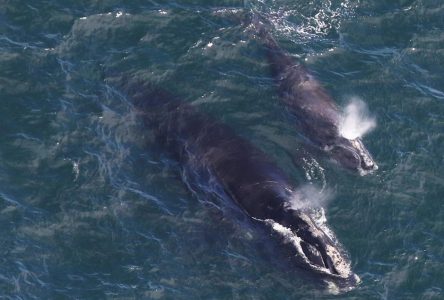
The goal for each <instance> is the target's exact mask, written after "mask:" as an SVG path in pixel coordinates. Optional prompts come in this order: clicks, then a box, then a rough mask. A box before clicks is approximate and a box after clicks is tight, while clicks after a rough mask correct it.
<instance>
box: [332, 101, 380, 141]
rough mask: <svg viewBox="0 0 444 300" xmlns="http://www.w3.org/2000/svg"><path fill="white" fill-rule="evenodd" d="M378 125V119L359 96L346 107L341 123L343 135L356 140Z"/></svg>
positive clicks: (340, 128)
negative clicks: (371, 113)
mask: <svg viewBox="0 0 444 300" xmlns="http://www.w3.org/2000/svg"><path fill="white" fill-rule="evenodd" d="M375 127H376V119H375V118H374V117H372V116H371V115H370V113H369V111H368V108H367V105H366V104H365V102H364V101H362V100H361V99H359V98H353V99H352V100H351V101H350V103H349V104H348V105H347V106H346V107H345V110H344V114H343V117H342V120H341V123H340V125H339V132H340V133H341V135H342V136H343V137H345V138H346V139H349V140H354V139H356V138H359V137H363V136H364V135H365V134H367V133H369V132H370V131H372V130H373V129H374V128H375Z"/></svg>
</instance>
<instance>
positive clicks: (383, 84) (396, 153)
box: [0, 0, 444, 299]
mask: <svg viewBox="0 0 444 300" xmlns="http://www.w3.org/2000/svg"><path fill="white" fill-rule="evenodd" d="M250 9H254V10H256V11H258V12H259V13H261V14H262V15H263V16H264V17H265V18H266V19H268V20H269V21H270V23H272V24H273V27H272V28H273V29H272V30H273V34H274V35H275V36H276V38H277V39H278V40H279V42H280V43H281V45H282V46H283V47H284V48H285V49H287V50H288V51H289V52H291V53H292V54H294V55H295V56H296V57H299V58H300V59H301V60H305V62H306V64H307V65H308V66H309V67H310V68H311V69H312V70H313V71H314V72H315V73H316V75H317V77H318V78H319V79H320V80H321V81H322V83H323V84H324V85H325V86H326V87H327V89H328V90H329V91H330V92H331V93H332V95H334V97H335V98H336V100H337V102H338V103H339V104H340V105H341V106H342V107H345V106H346V104H347V103H348V102H350V101H351V100H352V99H354V98H359V99H361V100H363V101H364V102H366V103H367V105H368V107H369V109H370V111H371V113H372V114H373V115H374V116H375V117H376V119H377V128H376V129H375V130H374V131H373V132H371V133H370V134H368V135H367V136H366V137H365V142H366V145H367V146H368V148H369V149H370V151H371V152H372V153H373V155H374V157H375V159H376V160H377V162H378V164H379V167H380V168H379V170H378V171H377V172H376V173H375V174H373V175H369V176H365V177H360V176H357V175H355V174H351V173H349V172H346V171H344V170H343V169H340V168H339V167H338V166H335V165H334V164H332V163H331V162H329V161H327V160H326V159H323V158H322V157H317V156H311V155H310V154H309V153H306V156H305V157H304V159H303V160H302V161H303V163H302V167H301V166H295V165H294V164H293V162H292V154H294V153H297V152H301V151H302V150H301V149H303V145H304V141H303V139H302V138H301V137H300V136H297V135H296V134H295V131H294V129H293V127H292V126H291V124H290V123H289V122H288V118H287V117H286V115H285V113H284V110H283V109H282V107H281V106H279V105H278V103H277V100H278V98H277V93H276V90H275V86H274V83H273V79H272V78H271V77H270V73H269V69H268V65H267V62H266V59H265V56H264V51H263V49H262V48H261V45H260V42H258V41H257V40H254V39H252V38H251V35H250V34H249V33H248V32H247V31H246V30H245V27H244V26H243V25H242V24H241V23H240V22H239V16H242V14H243V13H244V12H245V11H248V10H250ZM0 49H1V50H0V97H1V101H2V109H1V110H0V114H1V115H0V119H1V125H0V230H1V232H0V253H1V255H0V298H2V299H3V298H4V299H210V298H211V299H313V298H316V299H444V291H443V288H444V271H443V268H444V204H443V203H444V202H443V201H444V198H443V196H444V177H443V175H442V172H441V169H442V167H443V164H444V159H443V150H444V79H443V78H442V74H443V70H444V4H443V3H442V1H437V0H436V1H433V0H417V1H408V0H397V1H376V0H363V1H327V0H319V1H310V2H308V1H289V0H252V1H250V2H249V3H242V2H241V1H223V0H221V1H204V0H190V1H131V2H130V1H127V2H126V3H122V1H113V0H103V1H97V0H96V1H32V2H31V1H21V0H16V1H8V0H2V1H0ZM124 76H127V77H128V76H129V77H133V76H138V77H139V78H144V80H147V81H151V82H154V83H156V84H158V85H160V86H162V87H164V88H166V89H168V90H170V91H172V92H173V93H175V94H178V95H180V96H181V97H183V98H184V99H185V100H187V101H189V102H192V103H193V104H194V105H196V106H199V108H200V109H202V110H203V111H205V112H207V113H208V114H210V115H213V116H214V117H215V118H218V119H221V120H223V121H224V122H227V123H229V124H230V125H231V126H232V127H233V128H234V129H235V130H236V132H237V133H239V134H240V135H242V136H244V137H246V138H248V139H249V140H251V141H252V142H253V143H255V144H256V145H257V146H259V147H260V148H261V149H263V150H264V151H266V152H267V153H268V154H269V155H270V156H272V157H273V158H274V159H275V160H276V162H277V163H278V164H279V165H280V166H281V167H282V168H283V169H285V171H286V172H287V173H289V174H290V175H291V176H292V178H294V180H295V182H299V183H301V184H310V183H312V184H314V185H316V186H318V187H321V188H324V190H326V191H328V193H329V194H331V195H332V197H331V199H330V200H329V201H328V203H325V206H326V212H327V217H328V222H329V224H330V226H331V228H332V229H333V230H334V231H335V232H336V234H337V236H338V238H339V239H340V241H341V243H342V244H343V245H344V247H345V248H346V249H347V251H348V252H349V253H350V257H351V260H352V264H353V269H354V271H355V272H356V273H357V274H358V275H359V276H360V277H361V279H362V283H361V284H360V285H359V286H358V287H357V288H356V289H355V290H353V291H351V292H349V293H345V294H340V295H334V294H331V293H330V292H329V291H328V290H326V289H325V288H324V287H323V286H322V285H320V284H319V282H318V280H317V278H316V276H313V275H312V274H310V273H309V272H307V271H304V270H300V269H298V268H293V267H291V266H288V265H286V260H285V257H282V256H281V255H280V254H279V253H280V252H279V246H278V245H277V244H276V243H274V242H273V241H272V240H271V239H270V238H269V237H268V236H264V232H263V231H261V230H258V228H256V227H255V226H253V225H252V224H251V222H250V221H249V220H248V218H246V217H245V216H244V215H243V214H242V213H241V212H240V211H238V210H236V208H235V207H234V206H233V205H232V204H230V203H229V202H226V201H225V202H224V201H221V200H220V199H215V197H212V196H211V192H210V193H208V192H207V191H205V188H206V187H205V186H202V187H201V188H200V189H199V190H197V191H194V192H191V191H190V189H189V188H188V187H187V184H186V183H188V181H187V180H188V176H189V174H187V173H186V172H185V173H184V172H183V171H181V168H180V166H178V165H177V163H175V162H174V160H172V159H171V158H170V157H169V156H168V155H167V153H165V152H164V151H163V149H161V148H159V147H158V146H157V145H155V144H153V139H152V134H151V133H150V132H149V131H148V130H146V129H145V128H143V126H142V125H141V122H140V121H139V120H138V118H137V116H136V115H135V113H134V110H133V108H132V106H131V103H130V101H129V100H128V99H126V97H124V96H122V95H121V94H120V93H119V91H118V90H116V89H115V88H113V87H112V86H111V85H109V84H108V83H107V82H108V81H107V80H108V79H109V78H119V77H120V78H122V77H124ZM184 183H185V184H184Z"/></svg>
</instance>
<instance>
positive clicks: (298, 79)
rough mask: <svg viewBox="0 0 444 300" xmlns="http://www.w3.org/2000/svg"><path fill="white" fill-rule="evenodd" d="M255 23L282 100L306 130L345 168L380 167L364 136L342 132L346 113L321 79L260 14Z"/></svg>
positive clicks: (299, 124) (364, 172) (256, 31)
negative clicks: (276, 36)
mask: <svg viewBox="0 0 444 300" xmlns="http://www.w3.org/2000/svg"><path fill="white" fill-rule="evenodd" d="M251 25H252V26H253V27H254V29H255V33H256V34H257V36H258V37H259V38H260V41H261V43H262V44H263V45H264V46H265V49H266V55H267V59H268V62H269V64H270V67H271V72H272V75H273V77H274V78H275V79H276V82H277V84H278V91H279V96H280V100H281V102H282V104H283V105H284V106H285V108H286V109H287V110H288V111H289V112H290V113H291V114H292V115H293V116H295V117H296V120H297V123H298V128H301V129H302V132H303V134H304V135H305V136H306V137H307V138H308V139H309V140H310V141H311V142H312V143H313V144H314V145H315V146H316V147H318V148H319V149H321V150H322V151H324V152H325V153H327V155H328V156H330V157H331V158H333V159H334V160H335V161H337V162H338V163H339V164H340V165H342V166H343V167H345V168H348V169H351V170H354V171H358V172H359V173H361V174H363V175H364V174H367V173H369V172H372V171H375V170H377V169H378V166H377V164H376V163H375V161H374V160H373V158H372V156H371V154H370V153H369V151H368V150H367V149H366V147H365V146H364V144H363V142H362V140H361V138H360V137H357V138H354V139H348V138H346V137H344V136H343V135H342V134H341V130H340V126H341V121H342V113H341V111H340V110H339V108H338V106H337V105H336V103H335V101H334V100H333V98H332V97H331V96H330V95H329V93H328V92H327V90H326V89H325V88H324V87H323V86H322V85H321V83H320V82H319V81H318V80H317V79H316V78H315V77H314V76H313V75H312V74H311V73H310V72H309V71H308V69H307V68H306V67H305V66H304V65H302V64H301V63H299V62H297V61H296V60H295V59H294V58H293V57H292V56H291V55H290V54H289V53H288V52H286V51H285V50H283V49H282V48H281V47H280V46H279V45H278V43H277V42H276V40H275V39H274V38H273V37H272V36H271V34H270V33H269V31H268V30H267V28H266V25H265V24H264V23H263V22H262V21H261V20H260V19H259V17H258V16H257V15H253V16H252V17H251Z"/></svg>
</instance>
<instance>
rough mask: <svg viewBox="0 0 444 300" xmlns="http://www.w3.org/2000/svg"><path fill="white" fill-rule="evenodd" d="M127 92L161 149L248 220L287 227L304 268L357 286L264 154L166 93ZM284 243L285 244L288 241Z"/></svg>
mask: <svg viewBox="0 0 444 300" xmlns="http://www.w3.org/2000/svg"><path fill="white" fill-rule="evenodd" d="M125 90H126V91H127V92H126V93H127V94H128V95H129V97H130V98H131V99H132V101H133V103H134V106H135V108H136V110H137V111H138V113H139V114H140V115H141V117H142V118H143V121H144V123H145V125H146V126H148V127H150V128H151V129H152V130H153V131H154V132H155V135H156V139H157V141H158V143H160V144H161V145H163V146H164V147H165V148H166V149H168V150H169V152H170V153H171V154H172V155H173V156H174V157H175V158H176V159H177V160H178V161H179V162H180V164H181V165H182V166H190V165H191V166H192V167H193V168H196V169H205V170H208V171H209V172H210V173H211V174H212V176H214V177H215V178H216V179H217V181H218V182H219V183H220V184H221V186H222V187H223V188H224V190H225V192H226V193H227V195H229V196H230V197H231V198H232V199H233V200H234V202H235V203H237V205H238V206H240V207H241V208H242V210H243V211H244V212H245V213H246V214H247V215H248V216H250V217H251V218H253V219H254V220H256V221H259V223H261V224H264V225H268V226H267V227H273V226H278V227H279V226H283V227H285V228H286V229H287V230H290V231H291V232H292V233H293V234H295V235H296V236H297V237H298V238H299V239H301V242H300V249H302V251H303V255H302V256H305V257H306V259H305V261H304V260H303V261H304V262H303V263H304V264H305V266H306V267H308V268H310V269H312V270H317V271H319V272H320V273H323V274H327V275H328V276H330V277H332V278H334V277H336V278H340V279H343V280H346V281H347V283H350V284H352V285H354V284H356V276H355V275H354V274H353V272H352V271H351V269H350V268H349V266H350V264H349V261H348V258H347V256H346V255H345V254H344V253H343V250H342V249H341V247H339V246H338V245H337V242H334V241H333V240H332V238H331V237H330V236H329V235H328V234H326V233H325V232H324V231H323V230H322V229H321V228H320V227H318V226H317V225H315V222H314V221H313V219H312V217H311V216H310V215H309V214H308V213H307V212H306V211H304V210H295V209H292V208H290V204H289V201H290V195H291V194H292V191H295V190H296V186H295V185H294V184H293V183H292V182H291V180H290V179H289V178H288V176H287V175H286V174H285V173H284V172H283V171H282V170H281V169H280V168H279V167H277V166H276V165H275V164H274V163H273V162H272V161H271V160H270V158H269V157H268V156H267V155H266V154H265V153H264V152H262V151H261V150H259V149H258V148H256V147H255V146H253V145H252V144H251V143H250V142H248V141H247V140H245V139H244V138H241V137H240V136H238V135H236V134H235V133H234V132H233V130H232V129H231V128H230V127H228V126H227V125H225V124H222V123H220V122H217V121H215V120H214V119H212V118H210V117H209V116H208V115H205V114H203V113H201V112H199V111H198V110H197V109H196V108H195V107H193V106H192V105H190V104H187V103H185V102H183V101H180V100H178V99H177V98H175V97H172V96H171V95H170V94H169V93H167V92H165V91H163V90H159V89H154V90H152V89H151V88H150V87H139V88H126V89H125ZM281 238H282V240H285V236H283V235H282V236H281ZM284 243H285V244H286V245H288V246H290V247H291V246H293V250H292V253H293V255H295V256H298V255H299V256H301V255H300V253H299V254H298V251H296V250H297V249H296V248H294V245H292V244H291V243H290V242H289V241H288V240H285V241H284ZM299 252H301V251H299ZM344 266H345V267H346V269H347V270H345V271H344Z"/></svg>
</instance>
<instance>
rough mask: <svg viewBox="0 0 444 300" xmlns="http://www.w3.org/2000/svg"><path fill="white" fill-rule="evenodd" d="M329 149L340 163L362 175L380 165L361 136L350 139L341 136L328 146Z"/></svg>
mask: <svg viewBox="0 0 444 300" xmlns="http://www.w3.org/2000/svg"><path fill="white" fill-rule="evenodd" d="M327 151H329V152H330V153H331V156H332V157H333V159H334V160H336V161H337V162H338V163H339V164H340V165H342V166H344V167H345V168H347V169H351V170H354V171H358V172H359V173H360V174H361V175H365V174H367V173H370V172H373V171H376V170H377V169H378V165H377V164H376V162H375V161H374V160H373V158H372V156H371V154H370V153H369V151H368V150H367V149H366V148H365V146H364V144H363V143H362V140H361V139H360V138H356V139H353V140H350V139H347V138H344V137H340V138H338V140H337V141H336V143H334V144H333V145H332V146H330V147H328V148H327Z"/></svg>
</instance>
